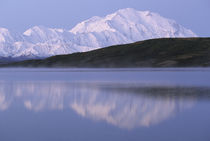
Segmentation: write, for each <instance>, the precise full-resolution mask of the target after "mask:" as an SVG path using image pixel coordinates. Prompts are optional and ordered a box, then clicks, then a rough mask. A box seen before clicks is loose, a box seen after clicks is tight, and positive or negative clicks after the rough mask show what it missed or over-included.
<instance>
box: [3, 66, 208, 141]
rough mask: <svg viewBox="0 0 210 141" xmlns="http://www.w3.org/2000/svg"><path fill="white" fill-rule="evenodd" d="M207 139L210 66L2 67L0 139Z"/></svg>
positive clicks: (40, 140) (99, 140)
mask: <svg viewBox="0 0 210 141" xmlns="http://www.w3.org/2000/svg"><path fill="white" fill-rule="evenodd" d="M103 140H104V141H140V140H143V141H151V140H157V141H198V140H199V141H209V140H210V69H152V70H151V69H133V70H117V69H112V70H102V69H100V70H97V69H95V70H93V69H79V70H77V69H71V70H70V69H53V70H52V69H0V141H103Z"/></svg>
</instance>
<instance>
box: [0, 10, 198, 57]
mask: <svg viewBox="0 0 210 141" xmlns="http://www.w3.org/2000/svg"><path fill="white" fill-rule="evenodd" d="M163 37H196V34H194V33H193V32H192V31H191V30H189V29H186V28H184V27H183V26H181V25H179V24H177V23H176V22H175V21H174V20H170V19H166V18H164V17H161V16H160V15H159V14H157V13H152V12H149V11H137V10H135V9H131V8H127V9H121V10H119V11H117V12H115V13H113V14H110V15H107V16H105V17H93V18H90V19H88V20H86V21H83V22H81V23H79V24H78V25H76V26H75V27H74V28H73V29H71V30H69V31H68V30H64V29H52V28H47V27H43V26H34V27H32V28H30V29H28V30H27V31H25V32H24V33H23V34H17V33H13V32H10V31H8V30H7V29H5V28H0V57H12V58H19V57H21V58H24V57H25V58H45V57H49V56H54V55H59V54H70V53H74V52H85V51H89V50H94V49H97V48H102V47H106V46H111V45H117V44H126V43H132V42H136V41H141V40H146V39H152V38H163Z"/></svg>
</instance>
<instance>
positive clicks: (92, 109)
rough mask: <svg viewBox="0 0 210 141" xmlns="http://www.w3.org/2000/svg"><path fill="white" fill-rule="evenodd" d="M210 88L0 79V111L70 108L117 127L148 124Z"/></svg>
mask: <svg viewBox="0 0 210 141" xmlns="http://www.w3.org/2000/svg"><path fill="white" fill-rule="evenodd" d="M209 95H210V88H208V87H207V88H205V87H178V86H165V85H162V86H161V85H159V86H158V85H143V84H136V83H133V84H129V83H128V84H125V83H124V84H120V83H102V82H91V83H85V82H84V83H70V82H65V81H54V82H53V81H50V82H43V81H36V82H33V81H27V82H26V81H25V82H24V81H23V82H8V81H7V82H3V81H2V82H0V112H5V111H7V110H10V109H11V108H14V107H19V108H20V107H21V108H22V109H25V110H26V111H27V112H45V111H55V110H59V111H62V110H66V109H68V110H73V111H75V112H76V113H77V114H79V115H80V116H82V117H84V118H88V119H91V120H97V121H105V122H107V123H109V124H112V125H114V126H117V127H120V128H126V129H133V128H135V127H149V126H152V125H155V124H158V123H161V122H162V121H164V120H167V119H169V118H170V117H173V116H175V115H176V114H177V113H178V112H181V111H183V110H185V109H188V108H191V107H192V106H193V105H194V104H195V103H196V101H198V100H200V99H208V98H209Z"/></svg>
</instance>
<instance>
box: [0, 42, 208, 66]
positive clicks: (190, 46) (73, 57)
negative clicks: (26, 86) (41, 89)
mask: <svg viewBox="0 0 210 141" xmlns="http://www.w3.org/2000/svg"><path fill="white" fill-rule="evenodd" d="M1 67H83V68H85V67H95V68H97V67H99V68H129V67H210V38H165V39H152V40H146V41H141V42H136V43H132V44H125V45H118V46H112V47H107V48H102V49H98V50H94V51H90V52H85V53H74V54H70V55H60V56H54V57H50V58H47V59H44V60H28V61H23V62H17V63H12V64H7V65H1Z"/></svg>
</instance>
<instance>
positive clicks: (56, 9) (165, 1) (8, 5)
mask: <svg viewBox="0 0 210 141" xmlns="http://www.w3.org/2000/svg"><path fill="white" fill-rule="evenodd" d="M128 7H129V8H135V9H137V10H150V11H152V12H157V13H159V14H160V15H162V16H164V17H167V18H171V19H174V20H176V21H177V22H178V23H179V24H181V25H183V26H185V27H187V28H189V29H191V30H193V31H194V32H195V33H196V34H198V35H199V36H210V0H0V27H5V28H8V29H10V30H13V31H19V32H23V31H25V30H26V29H28V28H30V27H32V26H34V25H43V26H47V27H56V28H65V29H71V28H72V27H73V26H75V24H77V23H78V22H81V21H83V20H86V19H88V18H90V17H92V16H105V15H107V14H110V13H113V12H115V11H116V10H118V9H121V8H128Z"/></svg>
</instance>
